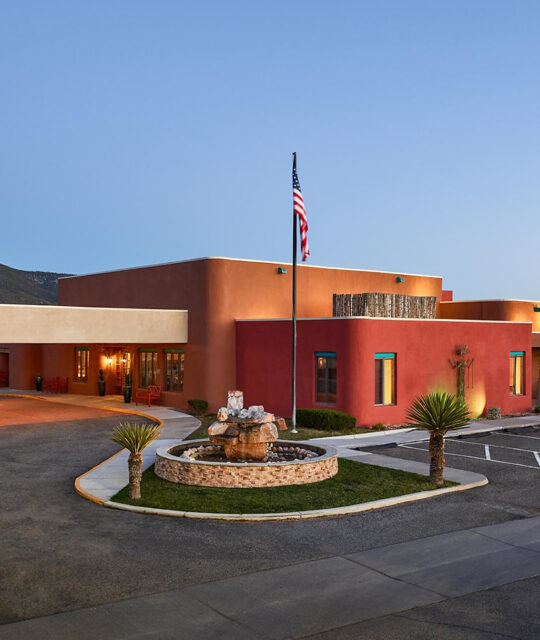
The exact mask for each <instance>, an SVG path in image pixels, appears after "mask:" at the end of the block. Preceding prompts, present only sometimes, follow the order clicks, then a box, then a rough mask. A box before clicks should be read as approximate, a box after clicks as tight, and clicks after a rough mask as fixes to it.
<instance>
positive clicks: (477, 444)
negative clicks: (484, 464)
mask: <svg viewBox="0 0 540 640" xmlns="http://www.w3.org/2000/svg"><path fill="white" fill-rule="evenodd" d="M447 442H451V441H450V440H447ZM454 442H456V444H458V443H459V444H475V445H476V446H480V447H481V446H482V442H468V441H467V440H457V441H454ZM484 447H485V450H486V457H487V456H488V455H489V449H490V448H493V447H494V448H495V449H508V450H509V451H524V452H525V453H531V452H532V449H520V448H519V447H506V446H505V445H503V444H485V445H484Z"/></svg>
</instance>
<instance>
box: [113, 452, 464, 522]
mask: <svg viewBox="0 0 540 640" xmlns="http://www.w3.org/2000/svg"><path fill="white" fill-rule="evenodd" d="M454 484H455V483H453V482H445V484H444V486H445V487H450V486H452V485H454ZM436 488H437V487H435V486H434V485H433V484H431V483H430V482H429V480H428V478H426V477H425V476H422V475H419V474H416V473H409V472H406V471H399V470H396V469H387V468H384V467H376V466H373V465H369V464H364V463H361V462H354V461H352V460H347V459H340V460H339V471H338V473H337V475H335V476H334V477H333V478H330V479H328V480H324V481H322V482H315V483H311V484H304V485H289V486H285V487H268V488H253V489H222V488H214V487H199V486H192V485H182V484H174V483H171V482H167V481H166V480H162V479H161V478H158V477H157V476H156V475H155V473H154V466H153V465H152V466H151V467H149V468H148V469H147V470H146V471H145V472H144V473H143V477H142V484H141V494H142V497H141V499H140V500H130V499H129V490H128V487H127V486H126V487H124V488H123V489H122V490H121V491H119V492H118V493H117V494H116V495H115V496H114V497H113V498H111V500H112V502H120V503H124V504H130V505H135V506H139V507H152V508H156V509H171V510H174V511H195V512H203V513H287V512H289V511H309V510H312V509H331V508H333V507H343V506H347V505H352V504H359V503H362V502H371V501H372V500H381V499H383V498H390V497H393V496H401V495H406V494H409V493H417V492H420V491H431V490H434V489H436Z"/></svg>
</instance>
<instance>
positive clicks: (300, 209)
mask: <svg viewBox="0 0 540 640" xmlns="http://www.w3.org/2000/svg"><path fill="white" fill-rule="evenodd" d="M295 164H296V163H295ZM292 187H293V200H294V212H295V213H296V214H297V215H298V217H299V218H300V247H301V249H302V261H305V259H306V258H307V257H308V256H309V245H308V241H307V231H308V223H307V218H306V210H305V208H304V198H303V197H302V190H301V189H300V182H299V180H298V174H297V173H296V166H295V165H293V171H292Z"/></svg>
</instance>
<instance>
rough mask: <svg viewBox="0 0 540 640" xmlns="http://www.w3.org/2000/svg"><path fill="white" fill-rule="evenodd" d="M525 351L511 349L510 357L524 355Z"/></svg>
mask: <svg viewBox="0 0 540 640" xmlns="http://www.w3.org/2000/svg"><path fill="white" fill-rule="evenodd" d="M524 355H525V351H510V357H512V356H524Z"/></svg>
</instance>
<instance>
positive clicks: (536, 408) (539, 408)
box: [534, 405, 540, 413]
mask: <svg viewBox="0 0 540 640" xmlns="http://www.w3.org/2000/svg"><path fill="white" fill-rule="evenodd" d="M534 412H535V413H540V405H538V406H537V407H535V408H534Z"/></svg>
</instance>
